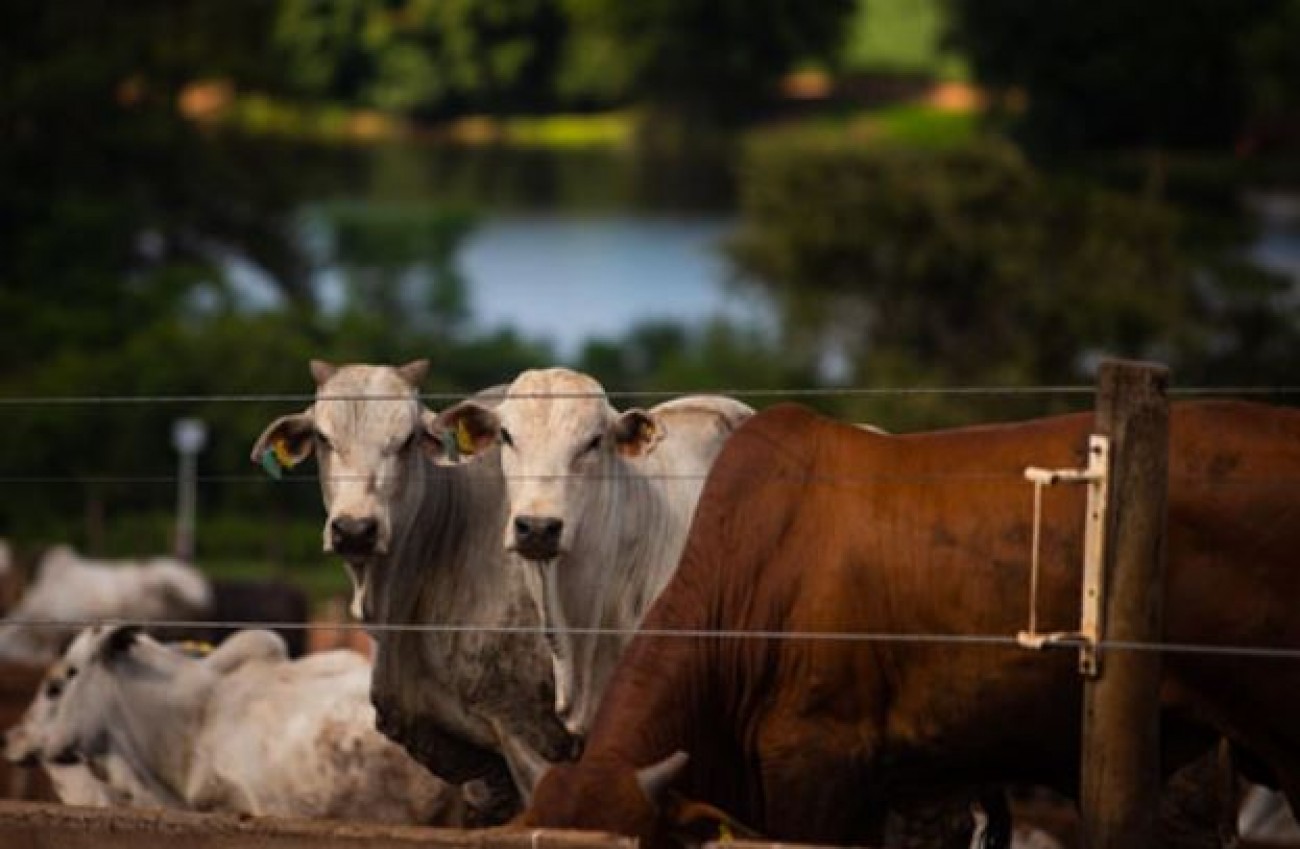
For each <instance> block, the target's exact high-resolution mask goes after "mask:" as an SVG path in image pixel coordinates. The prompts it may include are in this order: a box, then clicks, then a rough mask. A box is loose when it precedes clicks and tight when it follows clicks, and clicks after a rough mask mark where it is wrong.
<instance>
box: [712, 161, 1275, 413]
mask: <svg viewBox="0 0 1300 849" xmlns="http://www.w3.org/2000/svg"><path fill="white" fill-rule="evenodd" d="M809 198H816V199H817V202H816V203H809ZM742 212H743V226H742V230H741V233H740V235H739V236H738V237H737V239H736V241H735V243H734V245H733V256H734V257H735V259H736V261H737V263H738V265H739V267H740V268H741V269H742V271H744V272H746V273H747V274H748V275H750V277H751V278H752V280H753V281H754V282H756V283H757V284H758V285H760V286H762V287H763V288H764V289H765V290H766V291H768V292H769V293H770V294H771V295H772V296H773V297H774V298H775V299H776V300H777V302H778V304H779V305H780V309H781V312H782V325H783V327H784V332H785V334H786V338H785V340H784V343H785V347H786V349H787V350H792V351H795V352H798V353H799V355H800V356H802V357H803V358H805V359H806V358H808V357H818V356H820V357H821V358H822V361H823V362H824V363H828V364H829V365H830V366H832V367H833V369H832V370H833V371H837V372H838V374H837V375H836V376H838V377H839V378H840V379H844V380H846V381H847V382H848V383H850V384H851V385H856V386H877V387H879V386H918V385H919V386H924V385H939V386H942V385H957V386H971V385H1056V384H1062V383H1070V382H1075V381H1080V380H1084V379H1086V377H1087V374H1088V371H1089V369H1090V367H1091V365H1092V364H1093V362H1094V361H1095V358H1096V357H1097V356H1098V355H1101V354H1108V355H1118V356H1131V357H1142V358H1151V359H1157V360H1161V361H1164V362H1167V363H1169V364H1170V365H1171V366H1172V367H1173V369H1174V371H1175V373H1176V374H1179V375H1180V377H1187V378H1189V379H1195V378H1196V377H1197V376H1209V375H1216V376H1219V377H1220V378H1222V377H1223V376H1224V375H1225V373H1226V372H1225V371H1224V366H1226V365H1227V364H1229V363H1233V364H1234V365H1235V366H1237V367H1240V366H1241V365H1243V364H1245V363H1251V364H1253V365H1254V366H1255V367H1257V368H1264V367H1268V366H1269V364H1270V363H1271V364H1272V365H1271V368H1274V369H1275V368H1277V367H1279V366H1281V365H1283V364H1284V363H1286V362H1287V361H1288V360H1293V359H1294V356H1295V354H1296V353H1297V352H1298V351H1297V347H1296V343H1297V341H1298V340H1297V334H1296V332H1295V331H1294V330H1293V329H1291V328H1294V327H1297V326H1300V313H1298V311H1297V307H1296V305H1295V304H1294V302H1290V303H1288V302H1287V301H1286V300H1284V299H1283V297H1282V296H1283V294H1284V292H1285V287H1284V281H1282V280H1279V279H1277V278H1273V277H1270V276H1268V275H1264V274H1262V273H1260V272H1258V271H1251V270H1249V269H1248V268H1246V267H1245V264H1244V263H1243V262H1241V261H1240V260H1237V261H1235V262H1233V261H1229V259H1228V258H1230V257H1232V256H1234V253H1233V252H1232V251H1231V250H1224V251H1222V252H1220V253H1218V254H1214V253H1212V252H1210V251H1202V252H1201V253H1200V254H1199V255H1193V254H1191V253H1188V252H1186V251H1185V250H1184V249H1183V248H1182V247H1181V238H1180V237H1181V230H1182V225H1181V219H1180V217H1179V216H1178V215H1177V214H1175V213H1174V211H1173V210H1172V209H1171V208H1170V207H1168V206H1167V205H1165V204H1163V203H1161V202H1158V201H1156V200H1152V199H1150V198H1143V197H1140V196H1133V195H1126V194H1122V193H1119V192H1116V191H1111V190H1107V189H1102V188H1097V187H1095V186H1092V185H1088V184H1084V183H1081V182H1077V181H1072V180H1069V179H1066V178H1059V177H1055V178H1049V177H1047V176H1044V175H1043V174H1042V173H1040V172H1038V171H1036V170H1035V169H1034V168H1033V167H1031V166H1030V165H1029V164H1027V163H1026V162H1025V161H1024V159H1023V158H1022V157H1021V156H1020V154H1019V153H1018V152H1017V151H1016V150H1015V149H1014V148H1012V147H1010V146H1008V145H1005V144H1001V143H989V142H986V143H981V144H978V145H974V146H969V147H965V148H959V149H956V150H952V151H947V152H942V153H927V152H918V151H907V150H881V149H874V150H872V149H862V148H860V147H855V146H853V145H851V144H848V143H843V142H837V143H819V144H814V145H810V144H800V143H797V142H792V141H789V140H781V141H776V142H766V143H758V144H755V145H753V146H752V147H751V148H750V150H749V151H748V153H747V157H746V160H745V166H744V169H743V172H742ZM1233 250H1235V249H1233ZM1236 255H1239V252H1238V254H1236ZM1261 373H1262V372H1261ZM999 403H1000V404H1004V400H1003V399H999ZM910 410H911V412H910V415H912V416H915V417H916V418H915V419H913V420H909V421H907V422H904V424H906V425H907V426H913V425H916V424H922V423H924V424H934V423H936V422H952V421H959V420H962V419H967V420H968V419H970V418H972V417H975V413H974V412H973V410H974V408H973V407H972V406H971V405H970V404H968V403H964V402H963V403H961V404H957V403H950V404H946V405H943V406H940V405H937V404H936V405H935V406H933V407H932V408H931V409H928V410H927V409H925V408H924V407H920V406H914V407H911V408H910ZM1005 412H1006V409H1005V406H1004V409H1003V413H1004V414H1005ZM858 414H859V415H863V416H864V417H867V418H875V419H877V420H883V421H886V422H888V421H889V420H888V418H887V417H884V416H881V415H880V414H879V413H878V412H877V411H875V410H873V409H871V408H863V409H862V411H861V412H860V413H858ZM891 424H893V425H894V426H897V422H892V423H891Z"/></svg>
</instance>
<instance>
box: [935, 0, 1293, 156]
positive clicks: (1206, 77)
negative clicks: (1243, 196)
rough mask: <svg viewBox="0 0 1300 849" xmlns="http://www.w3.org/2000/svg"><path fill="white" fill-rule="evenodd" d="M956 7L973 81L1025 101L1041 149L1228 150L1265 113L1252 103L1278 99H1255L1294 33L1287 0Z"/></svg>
mask: <svg viewBox="0 0 1300 849" xmlns="http://www.w3.org/2000/svg"><path fill="white" fill-rule="evenodd" d="M950 2H951V3H952V8H953V21H954V39H955V42H956V44H957V46H958V47H959V48H960V49H962V50H963V51H964V52H965V53H966V55H967V56H968V58H969V60H970V63H971V66H972V68H973V70H974V74H975V76H976V78H977V79H978V80H979V81H980V82H981V83H984V84H986V85H989V86H991V87H993V88H995V89H999V90H1003V91H1019V92H1022V93H1023V95H1025V96H1026V98H1027V107H1026V109H1025V110H1024V112H1023V115H1020V116H1019V119H1018V122H1017V123H1018V126H1019V129H1020V131H1021V132H1022V133H1023V135H1024V137H1025V138H1026V139H1027V140H1028V141H1029V142H1031V143H1032V144H1033V145H1034V147H1035V148H1037V149H1039V150H1043V151H1056V150H1060V149H1063V148H1064V149H1070V148H1094V147H1115V146H1131V145H1165V146H1172V147H1184V146H1198V145H1209V146H1219V147H1222V146H1224V145H1227V144H1228V143H1230V142H1231V141H1233V140H1234V139H1235V138H1237V136H1238V135H1239V134H1240V133H1241V132H1242V130H1243V129H1244V128H1245V127H1246V126H1247V125H1248V123H1249V121H1250V119H1251V118H1252V117H1253V116H1252V110H1259V109H1260V108H1262V107H1263V104H1261V103H1259V102H1254V103H1252V101H1257V99H1258V98H1260V97H1262V98H1263V99H1265V100H1269V99H1272V98H1273V95H1271V94H1260V95H1253V94H1252V92H1253V91H1254V92H1258V88H1257V86H1258V84H1259V83H1260V82H1261V79H1265V78H1267V79H1272V80H1275V81H1280V80H1281V79H1282V77H1280V76H1276V74H1275V71H1277V70H1281V69H1282V67H1283V66H1284V65H1285V63H1287V62H1293V54H1294V51H1293V50H1292V49H1291V47H1290V46H1291V45H1294V44H1295V39H1296V37H1297V30H1296V28H1295V25H1296V21H1295V13H1294V11H1293V10H1292V9H1290V8H1289V7H1290V5H1291V3H1290V0H1252V2H1247V3H1232V2H1222V0H1143V2H1136V3H1135V2H1131V0H1056V2H1051V3H1040V2H1035V0H950ZM1243 44H1246V45H1247V47H1248V48H1249V49H1248V51H1247V53H1248V54H1249V55H1252V56H1253V57H1254V59H1253V60H1251V61H1254V62H1257V63H1260V64H1261V65H1262V66H1266V67H1267V68H1269V69H1270V71H1268V72H1265V76H1264V77H1261V72H1263V71H1264V68H1263V67H1256V68H1251V67H1250V65H1251V61H1246V59H1245V57H1244V56H1243ZM1283 44H1285V45H1288V47H1282V45H1283ZM1287 54H1291V56H1292V58H1288V57H1287ZM1295 79H1296V78H1295V77H1294V76H1292V77H1291V83H1290V85H1291V88H1292V89H1294V80H1295ZM1268 88H1270V89H1273V90H1274V91H1277V89H1274V88H1273V86H1271V85H1270V86H1268Z"/></svg>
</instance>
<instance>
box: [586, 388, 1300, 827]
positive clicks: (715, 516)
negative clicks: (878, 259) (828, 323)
mask: <svg viewBox="0 0 1300 849" xmlns="http://www.w3.org/2000/svg"><path fill="white" fill-rule="evenodd" d="M1092 425H1093V420H1092V416H1091V415H1089V414H1080V415H1074V416H1064V417H1056V418H1050V419H1041V420H1035V421H1032V422H1026V423H1020V424H1009V425H997V426H990V427H978V428H963V429H957V430H949V431H940V432H934V433H926V434H915V435H907V436H885V435H880V434H873V433H869V432H864V431H862V430H861V429H857V428H852V427H849V426H846V425H842V424H839V423H836V422H833V421H830V420H828V419H824V418H822V417H819V416H816V415H814V414H812V413H810V412H808V411H806V410H803V409H801V408H797V407H792V406H783V407H775V408H771V409H769V410H767V411H765V412H763V413H761V414H760V415H758V416H756V417H754V418H753V419H751V420H750V421H749V422H748V423H747V424H746V425H744V426H743V427H742V428H741V429H740V430H738V431H737V432H736V434H735V435H733V437H732V438H731V440H730V441H729V442H728V444H727V446H726V447H725V448H724V450H723V452H722V454H721V455H720V456H719V458H718V460H717V462H716V463H715V464H714V467H713V471H712V473H711V475H710V477H709V480H708V482H707V484H706V486H705V490H704V493H703V495H702V497H701V499H700V503H699V506H698V508H697V511H696V515H695V520H694V523H693V525H692V528H691V532H690V536H689V539H688V541H687V545H686V549H685V551H684V553H683V557H682V561H681V565H680V567H679V569H678V571H677V573H676V574H675V576H674V578H673V579H672V581H671V582H670V583H669V584H668V586H667V588H666V589H665V591H664V592H663V594H662V595H661V596H660V598H659V600H658V602H657V603H656V604H655V605H654V607H653V608H652V609H651V612H650V614H649V615H648V616H647V618H646V620H645V623H644V625H643V628H644V629H646V630H652V631H653V630H660V629H663V630H676V629H700V630H704V631H708V630H716V629H723V630H728V631H732V632H737V631H750V632H756V633H757V634H759V635H766V636H751V637H749V638H727V639H696V640H687V639H684V638H662V637H660V638H655V637H650V636H645V637H639V638H638V639H637V640H635V641H634V642H633V644H632V646H631V647H630V648H629V650H628V653H627V656H626V658H627V659H626V661H625V663H624V664H623V665H622V666H621V667H620V669H619V670H618V673H617V674H616V675H615V677H614V679H613V681H612V683H611V686H610V689H609V691H608V694H607V698H606V706H604V707H602V711H601V714H600V716H599V717H598V719H597V725H596V729H595V731H594V732H593V735H592V740H591V742H590V744H589V750H594V751H595V752H596V753H601V752H604V753H609V752H617V753H619V756H620V757H625V758H626V759H628V760H630V761H632V762H633V763H637V762H639V763H647V762H650V760H652V759H653V758H654V757H662V754H663V749H664V747H665V746H668V745H679V744H681V743H685V745H686V746H688V747H694V749H693V750H692V753H693V755H694V754H695V752H697V751H698V752H701V753H703V756H702V757H700V758H698V759H696V760H695V761H694V762H693V766H692V778H691V785H692V786H691V789H693V790H696V791H703V792H702V795H703V796H704V797H705V798H708V799H710V800H712V801H715V802H719V803H722V804H724V805H725V806H729V807H730V808H731V809H732V810H733V811H735V812H737V813H740V814H741V815H742V818H744V816H745V815H746V814H748V815H749V816H752V817H754V818H755V819H754V822H755V823H756V824H758V825H759V826H760V828H762V827H764V826H766V830H768V831H769V832H770V833H772V834H774V835H776V836H782V835H791V834H794V835H798V836H801V837H803V838H805V839H813V838H816V839H841V838H851V837H853V836H854V832H853V828H854V826H853V825H852V823H848V824H845V823H843V822H841V823H840V826H842V827H837V826H836V825H835V824H834V821H835V820H836V819H837V815H835V814H834V813H833V810H830V809H834V808H835V806H837V805H839V806H851V805H852V804H853V798H852V797H853V794H855V793H856V794H859V796H861V794H863V793H864V789H863V788H862V787H861V786H853V785H852V782H850V786H845V787H843V788H840V790H838V791H837V789H836V786H835V785H834V784H833V783H831V782H825V781H823V782H821V784H822V787H821V790H822V798H819V799H817V800H807V802H808V805H809V806H813V807H815V808H816V810H811V811H810V810H809V808H808V807H803V808H801V806H800V801H801V800H804V799H805V797H804V796H803V795H802V792H801V791H800V789H799V786H800V781H803V782H805V783H806V781H807V776H809V775H859V776H862V775H869V776H873V775H887V776H888V778H889V780H890V782H891V785H890V786H891V793H893V794H894V796H895V798H897V797H900V796H905V795H906V794H907V793H908V792H916V793H918V794H923V793H924V792H926V790H928V789H930V788H932V787H933V786H934V785H935V783H936V782H939V781H943V780H947V781H952V782H954V783H964V782H966V781H977V780H1012V779H1020V780H1031V781H1037V782H1041V783H1054V784H1057V785H1058V786H1064V787H1066V788H1068V786H1069V784H1070V783H1071V782H1072V781H1073V780H1074V776H1075V775H1076V774H1077V760H1076V759H1077V751H1078V725H1079V719H1078V718H1079V715H1080V714H1079V708H1080V692H1081V686H1080V679H1079V676H1078V674H1077V672H1076V671H1075V666H1076V660H1075V658H1074V657H1073V655H1072V654H1071V653H1069V652H1048V653H1035V652H1030V651H1026V650H1023V649H1020V648H1018V647H1015V646H1013V645H1009V644H1007V641H1008V639H1009V638H1011V637H1013V636H1014V635H1015V634H1016V633H1017V632H1018V631H1019V630H1021V629H1022V628H1024V627H1025V625H1026V623H1027V621H1028V590H1029V563H1030V544H1031V539H1032V532H1033V527H1032V504H1033V501H1032V498H1033V490H1032V487H1031V485H1030V484H1028V483H1027V482H1026V481H1025V480H1024V476H1023V471H1024V468H1025V467H1027V466H1030V465H1034V466H1044V467H1052V468H1061V467H1081V466H1083V465H1085V449H1086V441H1087V435H1088V433H1089V432H1090V431H1091V430H1092ZM1170 432H1171V462H1170V501H1169V503H1170V508H1169V530H1168V582H1167V583H1168V598H1167V606H1166V621H1167V634H1168V639H1169V640H1170V641H1172V642H1180V643H1197V644H1205V643H1211V644H1218V645H1255V646H1268V647H1287V648H1296V647H1300V623H1297V624H1293V623H1295V622H1296V620H1293V619H1292V617H1290V616H1289V615H1288V613H1289V607H1290V602H1289V599H1290V598H1292V597H1293V592H1294V590H1295V589H1296V582H1297V580H1300V572H1297V571H1296V570H1295V569H1294V568H1292V562H1293V560H1294V558H1295V557H1296V554H1295V552H1300V522H1297V521H1296V520H1295V519H1296V518H1297V515H1296V514H1297V511H1300V498H1297V495H1300V414H1298V413H1296V412H1293V411H1290V410H1286V409H1280V408H1273V407H1267V406H1263V405H1254V404H1244V403H1237V402H1202V403H1189V404H1179V405H1175V406H1174V407H1173V408H1172V418H1171V431H1170ZM1084 498H1085V494H1084V491H1083V488H1082V487H1059V488H1055V489H1053V490H1051V491H1049V492H1048V493H1046V494H1045V496H1044V502H1043V525H1042V542H1041V558H1042V566H1041V568H1042V576H1041V580H1042V585H1041V588H1040V598H1039V626H1040V628H1042V629H1043V630H1073V629H1075V628H1077V626H1078V621H1079V594H1080V580H1079V573H1080V571H1081V567H1082V527H1083V513H1084ZM854 635H874V637H876V638H880V639H876V638H869V639H867V638H863V637H862V636H854ZM1103 662H1104V655H1103ZM1166 669H1167V670H1168V673H1169V674H1168V675H1167V676H1166V682H1167V686H1166V688H1165V691H1166V695H1167V696H1172V697H1173V698H1172V700H1167V702H1166V703H1167V704H1175V705H1182V706H1185V707H1187V708H1188V709H1189V710H1190V712H1191V714H1192V715H1193V716H1194V717H1195V718H1198V719H1201V720H1213V722H1214V724H1215V726H1216V727H1217V728H1219V729H1220V730H1223V731H1226V732H1229V733H1233V734H1235V735H1237V736H1238V737H1239V738H1240V739H1241V740H1244V741H1246V742H1249V743H1252V744H1254V745H1253V746H1252V747H1253V748H1255V749H1256V751H1257V752H1258V753H1259V754H1261V755H1262V756H1265V757H1269V756H1274V757H1285V758H1289V757H1290V756H1291V749H1292V743H1291V737H1290V732H1289V731H1288V730H1287V729H1285V728H1283V727H1282V725H1281V723H1280V722H1279V721H1278V717H1285V716H1288V715H1289V714H1290V713H1291V712H1293V711H1294V710H1295V709H1297V708H1300V667H1297V665H1296V664H1295V663H1294V662H1289V661H1278V660H1273V661H1267V660H1257V661H1243V660H1241V659H1239V658H1232V657H1214V656H1208V657H1207V656H1204V655H1195V654H1173V655H1170V656H1169V657H1168V658H1167V660H1166ZM639 705H640V706H639ZM658 716H661V717H663V718H662V719H660V718H657V717H658ZM703 716H712V717H715V718H714V719H710V720H709V721H703V720H702V718H701V717H703ZM674 717H677V718H674ZM691 727H694V728H695V729H697V730H695V731H692V730H691ZM732 727H734V728H737V729H738V735H739V736H735V735H733V734H731V732H729V731H728V730H727V729H729V728H732ZM630 728H636V729H637V730H635V731H630V730H629V729H630ZM720 732H721V733H720ZM668 741H675V742H673V743H669V742H668ZM1261 747H1262V748H1267V749H1268V750H1269V751H1268V752H1267V753H1265V752H1263V751H1259V749H1260V748H1261ZM602 756H603V755H602ZM736 757H743V758H745V760H746V762H747V763H749V764H750V766H751V767H753V768H752V769H749V768H747V769H746V771H745V772H746V774H748V775H751V776H755V777H754V778H752V779H751V780H749V781H747V782H740V783H739V784H738V783H737V782H736V780H735V778H734V769H728V768H726V767H725V762H726V761H727V760H728V759H730V760H733V761H734V759H735V758H736ZM715 762H716V764H717V766H716V768H715V767H711V766H710V764H711V763H715ZM783 771H784V774H786V775H787V777H789V776H802V778H788V780H787V781H786V782H785V783H783V781H782V779H781V775H782V774H783ZM729 773H731V774H729ZM760 775H761V776H763V779H762V780H761V781H760V780H759V779H758V778H757V776H760ZM773 794H776V795H777V798H780V799H782V800H783V805H782V806H781V808H782V811H781V812H774V811H773V810H771V809H767V810H766V811H765V808H766V807H767V806H765V804H764V802H763V799H764V798H771V797H772V796H773ZM863 798H865V797H863ZM825 806H830V809H827V808H826V807H825ZM810 814H812V815H814V816H823V817H825V818H826V820H827V821H828V822H829V823H831V824H830V825H828V826H827V828H826V829H825V830H823V831H822V832H821V833H817V834H811V835H810V834H809V833H807V832H806V831H802V832H800V831H798V827H797V823H798V820H799V819H800V818H803V819H805V820H806V819H808V817H809V815H810ZM774 818H775V819H774ZM837 828H838V830H837Z"/></svg>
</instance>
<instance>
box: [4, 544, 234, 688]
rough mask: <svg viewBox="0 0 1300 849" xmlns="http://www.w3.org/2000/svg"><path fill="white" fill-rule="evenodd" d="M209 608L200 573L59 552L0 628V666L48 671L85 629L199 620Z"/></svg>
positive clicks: (45, 560)
mask: <svg viewBox="0 0 1300 849" xmlns="http://www.w3.org/2000/svg"><path fill="white" fill-rule="evenodd" d="M211 600H212V590H211V588H210V587H209V586H208V582H207V580H206V579H205V578H204V577H203V575H202V573H201V572H199V570H197V569H195V568H194V567H193V566H190V565H188V564H186V563H183V562H182V561H179V560H174V559H172V558H169V557H154V558H149V559H145V560H108V561H102V560H91V559H88V558H85V557H82V556H81V555H79V554H78V553H77V552H76V551H74V550H73V549H72V548H71V547H70V546H66V545H59V546H55V547H53V548H51V549H49V550H48V551H46V553H45V555H44V556H43V557H42V558H41V561H40V564H39V566H38V567H37V574H36V580H35V581H34V582H33V583H32V584H31V585H30V586H28V587H27V589H26V591H25V592H24V593H23V595H22V598H21V599H20V600H19V602H18V604H17V605H15V606H14V609H13V610H11V611H10V612H9V614H8V616H6V617H5V619H4V620H3V622H2V623H0V659H5V660H10V661H18V662H23V663H30V664H34V665H45V664H48V663H52V662H53V661H54V660H56V659H57V658H58V656H59V652H60V650H61V649H62V648H63V646H64V645H65V644H66V643H67V641H68V640H69V639H71V638H72V637H73V636H74V635H75V634H76V633H77V632H78V631H79V630H81V628H82V627H83V626H84V625H85V623H86V622H87V621H98V620H104V619H125V620H130V621H145V620H166V619H176V620H183V619H190V618H196V617H198V616H201V615H202V613H203V611H205V610H206V609H207V608H208V605H209V604H211ZM24 622H33V623H38V622H46V623H49V622H66V623H68V624H67V625H64V626H61V627H60V626H51V625H49V624H45V625H39V624H32V625H24V624H22V623H24Z"/></svg>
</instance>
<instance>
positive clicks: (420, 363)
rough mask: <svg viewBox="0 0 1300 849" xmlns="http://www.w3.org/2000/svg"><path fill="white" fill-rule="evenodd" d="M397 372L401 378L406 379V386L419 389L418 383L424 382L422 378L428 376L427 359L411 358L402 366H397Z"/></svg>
mask: <svg viewBox="0 0 1300 849" xmlns="http://www.w3.org/2000/svg"><path fill="white" fill-rule="evenodd" d="M397 374H398V376H399V377H401V378H402V380H404V381H406V385H407V386H409V387H411V388H412V389H419V388H420V385H421V384H422V383H424V379H425V378H426V377H428V376H429V361H428V360H411V361H410V362H409V363H407V364H406V365H404V366H398V367H397Z"/></svg>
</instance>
